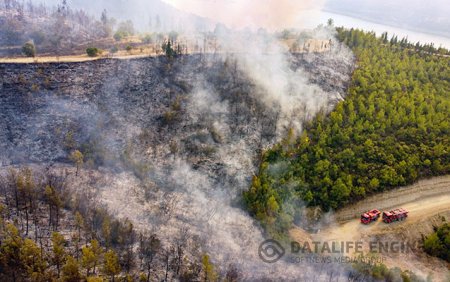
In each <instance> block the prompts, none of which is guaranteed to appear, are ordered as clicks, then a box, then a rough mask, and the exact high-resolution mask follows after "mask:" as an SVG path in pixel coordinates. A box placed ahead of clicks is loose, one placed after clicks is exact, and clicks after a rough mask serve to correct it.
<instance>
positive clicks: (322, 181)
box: [244, 28, 450, 234]
mask: <svg viewBox="0 0 450 282" xmlns="http://www.w3.org/2000/svg"><path fill="white" fill-rule="evenodd" d="M337 30H338V38H339V39H340V40H341V41H343V42H346V43H347V44H349V46H350V47H352V49H353V51H354V53H355V54H356V57H357V65H358V68H357V69H356V71H355V72H354V74H353V77H352V83H351V86H350V88H349V90H348V95H347V97H346V99H345V100H344V101H342V102H340V103H338V104H337V105H336V107H335V109H334V110H333V111H332V112H331V113H329V114H324V113H319V114H318V115H317V116H316V118H314V119H313V120H312V121H310V122H309V123H308V124H306V125H305V130H304V131H303V133H302V134H301V135H300V136H299V137H298V138H297V137H294V134H293V132H292V131H291V132H290V133H289V134H288V136H286V138H285V139H284V140H283V141H282V142H281V143H280V144H278V145H275V146H274V147H273V148H271V149H270V150H268V151H266V152H265V153H264V154H263V156H262V160H261V166H260V170H259V174H258V175H257V176H255V177H254V179H253V182H252V185H251V187H250V189H249V190H248V191H246V192H245V193H244V201H245V203H246V205H247V207H248V210H249V211H250V212H251V214H253V215H254V216H255V217H256V218H257V219H259V220H260V221H261V222H262V223H263V225H264V226H265V227H267V230H268V232H269V233H272V234H279V233H283V232H284V231H285V230H286V229H287V228H289V227H290V225H291V223H292V221H293V220H295V219H296V218H300V217H301V216H302V215H301V214H300V210H301V209H300V208H301V207H302V206H304V205H308V206H321V207H322V208H323V209H325V210H329V209H338V208H340V207H342V206H343V205H346V204H348V203H350V202H353V201H357V200H360V199H362V198H364V197H366V196H367V195H370V194H373V193H378V192H382V191H385V190H388V189H392V188H394V187H398V186H401V185H407V184H411V183H413V182H414V181H416V180H417V179H419V178H423V177H428V176H433V175H441V174H447V173H449V171H450V150H449V149H450V142H449V136H450V124H449V122H450V96H449V93H450V81H449V80H450V58H448V57H443V56H437V55H434V54H429V53H428V52H420V51H416V50H412V49H410V48H408V47H405V48H403V47H402V46H401V44H400V43H399V42H397V43H395V42H393V43H392V44H385V38H377V37H376V36H375V34H374V33H367V32H363V31H360V30H354V29H351V30H346V29H342V28H338V29H337ZM446 52H447V51H446Z"/></svg>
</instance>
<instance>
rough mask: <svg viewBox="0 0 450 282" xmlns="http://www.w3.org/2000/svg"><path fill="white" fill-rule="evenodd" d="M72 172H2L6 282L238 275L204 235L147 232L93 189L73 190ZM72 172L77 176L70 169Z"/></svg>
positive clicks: (0, 225) (2, 273)
mask: <svg viewBox="0 0 450 282" xmlns="http://www.w3.org/2000/svg"><path fill="white" fill-rule="evenodd" d="M67 177H69V175H68V174H66V173H61V174H55V173H53V172H51V171H50V170H46V171H45V172H39V173H38V172H33V171H32V170H31V169H28V168H23V169H20V170H10V171H9V173H8V174H7V175H0V193H1V194H0V280H1V281H24V280H25V281H53V280H55V279H60V280H61V281H107V280H110V281H172V280H174V279H177V280H179V281H199V280H202V281H216V280H217V279H218V278H219V277H220V278H222V279H224V280H225V281H236V280H237V279H238V278H239V277H240V273H239V271H238V269H237V268H236V267H235V266H234V265H230V266H228V268H227V269H226V270H225V271H224V272H220V271H219V269H218V268H217V267H216V266H215V265H214V264H213V263H212V262H211V259H210V257H209V256H208V255H207V254H204V253H203V252H202V251H201V246H200V243H199V238H196V237H193V236H191V235H190V234H188V231H187V230H180V232H179V234H174V236H173V238H168V239H166V240H165V241H163V240H161V239H160V238H159V237H158V235H157V234H154V233H145V234H144V233H141V232H138V231H137V230H135V228H134V226H133V224H132V223H131V222H130V221H129V220H128V219H124V220H118V219H115V218H114V217H112V216H111V215H110V214H109V213H108V212H107V210H106V209H105V208H103V207H101V206H99V205H98V203H96V202H95V197H93V195H92V194H91V193H89V191H82V192H80V193H76V194H72V193H71V192H69V190H68V189H67V187H66V186H67V185H66V183H67ZM71 177H73V175H72V176H71Z"/></svg>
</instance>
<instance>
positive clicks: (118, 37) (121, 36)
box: [113, 31, 128, 41]
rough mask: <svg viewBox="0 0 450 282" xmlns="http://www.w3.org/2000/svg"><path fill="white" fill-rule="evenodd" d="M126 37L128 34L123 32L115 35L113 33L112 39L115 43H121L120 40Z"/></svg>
mask: <svg viewBox="0 0 450 282" xmlns="http://www.w3.org/2000/svg"><path fill="white" fill-rule="evenodd" d="M127 36H128V33H127V32H124V31H117V32H116V33H114V36H113V37H114V39H115V40H116V41H121V40H122V39H124V38H125V37H127Z"/></svg>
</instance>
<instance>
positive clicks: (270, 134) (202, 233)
mask: <svg viewBox="0 0 450 282" xmlns="http://www.w3.org/2000/svg"><path fill="white" fill-rule="evenodd" d="M283 56H286V58H287V60H286V62H287V63H284V62H283V63H279V64H278V65H276V66H277V68H276V69H273V66H274V65H275V64H274V62H279V61H280V55H270V54H265V55H260V56H258V57H255V56H253V57H246V58H243V57H242V55H240V54H235V55H218V54H217V55H213V54H210V55H188V56H180V57H178V58H175V59H168V58H166V57H153V58H145V59H133V60H113V59H104V60H96V61H90V62H83V63H55V64H27V65H24V64H2V65H0V73H1V78H2V81H1V84H0V99H1V103H0V116H1V118H0V122H1V123H0V127H1V130H0V132H1V133H0V134H1V136H0V140H1V142H0V144H1V148H0V150H1V153H0V156H1V157H0V162H1V165H2V166H3V167H4V168H8V167H10V166H11V165H14V166H24V165H30V164H34V166H41V167H46V166H48V165H51V169H52V170H55V171H62V170H64V169H65V167H67V165H70V166H72V164H71V160H70V158H69V156H70V154H71V153H72V152H73V151H75V150H79V151H80V152H81V153H82V154H83V156H84V165H83V167H82V169H81V172H80V175H81V176H80V177H73V176H72V177H69V178H68V182H69V183H67V186H68V187H69V188H68V189H69V190H72V191H73V192H74V193H75V192H78V193H79V192H80V191H81V192H82V193H86V191H89V193H91V192H92V193H93V194H92V197H93V198H94V199H95V201H97V202H98V204H102V205H104V206H105V207H106V208H107V209H108V210H109V211H110V212H111V213H112V214H114V215H115V216H116V217H118V218H122V219H123V218H127V219H128V220H130V221H131V222H133V224H134V225H135V226H136V228H137V230H140V231H146V230H158V235H159V237H160V238H163V239H164V240H165V241H170V240H171V237H172V235H173V234H177V232H178V231H179V230H181V229H183V228H188V229H189V234H190V235H191V236H198V237H199V238H201V242H203V243H202V250H204V251H205V252H207V253H211V254H213V257H214V260H215V261H217V262H220V263H221V264H222V265H226V264H228V263H229V262H230V261H239V263H240V264H241V266H242V268H243V269H246V270H248V271H246V272H247V273H248V274H249V275H250V274H251V273H253V272H252V271H250V269H255V268H258V265H259V264H260V262H259V260H258V259H257V258H256V257H255V253H254V250H256V249H257V245H258V244H259V243H260V242H261V241H262V240H263V236H262V232H261V229H260V227H258V226H257V225H256V224H255V222H254V221H253V219H251V218H250V217H249V216H248V214H247V213H246V212H245V211H243V210H242V209H241V208H240V207H239V201H240V198H241V193H242V191H243V190H245V189H247V188H248V186H249V182H250V181H251V177H252V174H254V173H255V172H256V169H257V167H258V165H259V164H258V159H259V156H260V153H261V152H262V150H265V149H266V148H268V147H269V146H271V145H272V144H274V143H275V142H277V141H280V140H282V139H284V138H285V137H286V136H288V135H289V134H296V133H298V132H299V130H301V124H302V123H303V122H304V121H306V120H309V119H310V118H311V117H313V115H314V114H315V113H316V112H317V111H321V110H322V111H329V110H330V109H331V108H332V107H333V106H334V105H335V103H336V102H337V101H338V100H340V99H342V97H344V96H345V92H346V87H347V84H348V83H349V79H350V74H351V72H352V69H353V58H352V57H351V56H348V57H345V56H333V55H332V54H299V55H283ZM273 72H277V73H280V74H281V75H280V76H277V75H273ZM90 195H91V194H90ZM236 238H240V239H239V241H236ZM261 271H263V272H265V271H266V270H263V269H262V268H261ZM252 275H253V274H252ZM254 275H259V274H257V273H254Z"/></svg>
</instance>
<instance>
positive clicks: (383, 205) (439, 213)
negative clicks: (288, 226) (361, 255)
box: [290, 176, 450, 281]
mask: <svg viewBox="0 0 450 282" xmlns="http://www.w3.org/2000/svg"><path fill="white" fill-rule="evenodd" d="M396 207H403V208H406V209H407V210H408V211H409V216H408V218H407V219H406V220H405V221H402V222H395V223H391V224H385V223H384V222H382V221H381V219H379V220H378V221H377V222H374V223H372V224H369V225H363V224H361V223H360V222H359V217H360V215H361V213H362V212H364V211H366V210H369V209H374V208H376V209H379V210H381V211H384V210H389V209H392V208H396ZM333 217H334V220H331V223H330V224H324V228H322V230H320V232H319V233H317V234H307V233H306V232H304V231H303V230H301V229H299V230H297V229H294V230H291V232H290V234H291V237H292V238H294V239H295V240H298V241H303V242H305V241H311V240H312V241H321V242H332V241H335V242H348V241H352V242H356V241H362V242H368V241H373V240H378V241H384V242H393V241H402V242H403V241H408V242H411V241H415V240H419V241H421V238H422V236H427V235H428V234H429V233H431V232H432V230H433V226H435V225H439V224H441V223H442V221H443V219H446V220H447V221H448V220H449V218H450V176H442V177H435V178H431V179H426V180H422V181H419V182H418V183H416V184H414V185H411V186H407V187H403V188H400V189H397V190H393V191H389V192H386V193H383V194H380V195H374V196H371V197H369V198H367V199H365V200H363V201H360V202H358V203H356V204H354V205H351V206H348V207H345V208H344V209H342V210H339V211H337V212H336V214H334V215H333ZM350 255H352V254H350ZM383 258H384V260H385V261H384V263H385V264H386V265H387V266H388V267H400V268H402V269H403V270H407V269H409V270H412V271H414V272H415V273H417V274H421V275H422V276H424V277H426V276H428V275H432V277H433V281H449V280H447V279H449V278H450V276H449V271H448V264H446V263H445V262H444V261H442V260H438V259H436V258H432V257H430V256H428V255H426V254H424V253H423V251H421V250H420V249H419V250H418V251H415V252H412V253H407V254H391V253H387V254H383Z"/></svg>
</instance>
